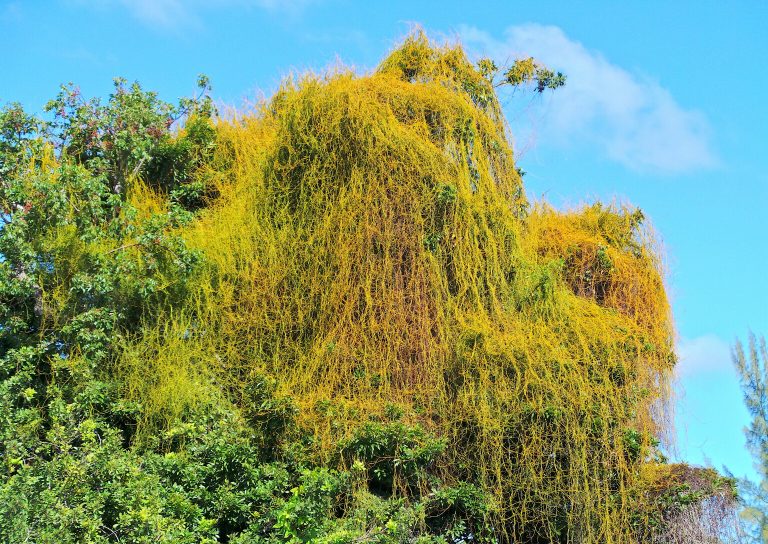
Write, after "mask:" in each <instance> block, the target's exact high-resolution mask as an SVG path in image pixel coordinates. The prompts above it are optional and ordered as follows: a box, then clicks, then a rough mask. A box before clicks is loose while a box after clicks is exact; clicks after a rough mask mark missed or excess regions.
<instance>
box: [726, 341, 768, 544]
mask: <svg viewBox="0 0 768 544" xmlns="http://www.w3.org/2000/svg"><path fill="white" fill-rule="evenodd" d="M733 361H734V363H735V365H736V368H737V370H738V371H739V376H740V378H741V388H742V391H743V392H744V402H745V403H746V405H747V409H748V410H749V413H750V414H751V416H752V421H751V422H750V425H749V427H748V428H747V429H746V434H747V445H748V447H749V449H750V451H751V452H752V456H753V458H754V460H755V468H756V469H757V471H758V474H759V475H760V478H761V480H760V481H759V482H750V481H742V482H741V489H742V494H743V495H744V498H745V500H746V503H747V508H746V510H745V512H744V516H745V517H746V519H747V521H748V523H749V525H750V526H751V527H752V529H753V535H752V536H753V537H754V541H755V542H763V543H765V542H768V348H767V347H766V342H765V338H762V337H761V338H760V339H758V338H756V337H755V336H754V335H750V336H749V343H748V345H747V347H746V349H745V347H744V346H743V345H742V344H741V343H740V342H739V343H737V344H736V347H735V349H734V351H733Z"/></svg>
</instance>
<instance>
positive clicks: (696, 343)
mask: <svg viewBox="0 0 768 544" xmlns="http://www.w3.org/2000/svg"><path fill="white" fill-rule="evenodd" d="M677 353H678V358H679V361H678V364H677V368H676V369H675V374H676V375H677V377H678V378H686V377H689V376H693V375H696V374H703V373H710V372H727V373H733V372H734V367H733V363H732V362H731V346H730V345H729V344H728V342H726V341H725V340H723V339H722V338H720V337H718V336H716V335H713V334H709V335H704V336H698V337H696V338H683V339H681V340H680V341H679V342H678V345H677Z"/></svg>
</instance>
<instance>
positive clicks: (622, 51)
mask: <svg viewBox="0 0 768 544" xmlns="http://www.w3.org/2000/svg"><path fill="white" fill-rule="evenodd" d="M414 24H419V25H421V26H422V27H424V28H425V29H426V30H427V32H428V33H429V34H430V35H431V36H432V37H434V38H437V39H439V40H451V41H456V40H461V41H462V43H463V44H464V45H465V47H466V48H467V50H468V51H469V53H470V55H472V56H473V57H477V56H480V55H486V56H490V57H492V58H493V59H495V60H496V61H497V63H498V64H501V65H503V64H505V63H508V62H510V61H511V60H513V59H514V58H517V57H523V56H531V55H532V56H534V57H536V58H538V59H539V60H541V61H543V62H544V63H546V64H548V65H549V66H550V67H552V68H554V69H556V70H561V71H563V72H564V73H566V75H567V76H568V82H567V85H566V87H564V88H563V89H560V90H558V91H556V92H555V93H550V94H546V95H544V96H540V97H534V96H531V95H525V94H522V93H516V94H515V95H514V96H506V97H505V98H504V104H505V110H506V114H507V118H508V121H509V124H510V128H511V131H512V133H513V134H514V145H515V150H516V154H517V158H518V164H519V166H521V167H522V168H523V169H524V170H525V171H526V172H527V176H526V178H525V181H526V189H527V192H528V195H529V197H531V198H533V199H541V198H545V199H546V200H548V201H549V202H551V203H553V204H555V205H557V206H575V205H578V204H580V203H584V202H591V201H593V200H595V199H600V200H603V201H619V202H631V203H632V204H634V205H636V206H639V207H640V208H641V209H642V210H643V211H644V212H645V214H646V215H647V216H648V217H649V218H650V220H651V222H652V224H653V226H654V228H655V230H656V231H657V232H658V234H659V236H660V239H661V240H662V242H663V245H664V251H665V255H666V259H667V267H668V280H667V281H668V287H669V291H670V294H671V299H672V305H673V311H674V316H675V320H676V324H677V330H678V336H679V337H678V351H679V355H680V364H679V365H678V368H677V387H676V390H677V400H676V411H677V416H676V435H677V440H676V448H675V449H676V452H675V455H676V456H677V458H679V459H683V460H687V461H689V462H693V463H697V464H711V465H713V466H715V467H716V468H722V467H723V466H726V467H728V469H730V470H731V471H732V472H733V473H735V474H736V475H754V471H753V469H752V463H751V459H750V457H749V455H748V453H747V452H746V450H745V445H744V435H743V427H744V426H745V425H747V424H748V422H749V418H748V414H747V412H746V409H745V408H744V407H743V403H742V398H741V393H740V390H739V385H738V379H737V377H736V375H735V372H734V370H733V368H732V364H731V360H730V349H731V346H732V345H733V343H734V341H735V340H736V339H737V338H741V339H744V338H746V335H747V334H748V332H749V331H750V330H752V331H754V332H755V333H757V334H767V335H768V281H766V274H768V242H767V241H766V234H768V150H766V143H768V105H766V102H767V101H766V93H767V92H768V91H767V89H768V71H766V69H765V61H766V59H768V32H767V31H766V28H768V2H765V1H763V0H753V1H747V0H742V1H731V2H720V1H706V0H697V1H690V2H684V1H678V2H668V1H647V0H646V1H644V2H634V3H630V2H608V1H606V2H598V1H593V2H572V1H563V2H531V1H526V2H512V1H506V2H492V1H484V2H448V1H441V2H417V1H414V0H410V1H401V2H351V1H343V0H315V1H312V0H306V1H302V0H285V1H282V2H281V1H279V0H133V1H131V0H47V1H43V0H25V1H23V2H22V1H10V2H9V1H6V0H0V48H1V49H2V51H3V54H2V55H0V103H4V102H9V101H18V102H21V103H22V104H23V105H24V106H25V107H26V108H27V109H28V110H30V111H34V112H40V111H41V110H42V107H43V105H44V104H45V102H46V101H47V100H49V99H51V98H53V97H54V96H55V94H56V92H57V90H58V87H59V85H60V84H62V83H65V82H69V81H72V82H74V83H76V84H77V85H79V86H80V88H81V90H82V91H83V93H84V94H85V95H86V96H106V95H108V93H109V92H110V90H111V86H112V79H113V78H114V77H116V76H122V77H125V78H127V79H128V80H138V81H140V82H141V83H142V85H143V86H144V87H145V88H147V89H152V90H156V91H158V92H159V94H160V97H161V98H163V99H165V100H168V101H175V100H176V99H177V98H178V97H180V96H186V95H189V94H191V93H192V92H194V90H195V80H196V77H197V75H198V74H200V73H205V74H207V75H208V76H210V78H211V81H212V84H213V87H214V92H213V94H214V97H215V98H216V99H217V100H221V101H223V102H225V103H227V104H230V105H234V106H240V105H243V104H245V103H247V102H248V101H254V100H258V99H259V97H263V96H269V95H270V94H271V93H272V92H273V91H274V90H275V89H276V87H277V86H278V85H279V83H280V80H281V79H282V78H283V77H285V76H286V75H288V74H290V73H294V72H302V71H305V70H313V71H322V70H323V69H325V68H327V67H329V66H333V65H336V64H337V63H339V62H342V63H344V64H345V65H348V66H352V67H354V68H355V69H356V70H358V71H360V72H365V71H367V70H370V69H372V68H373V67H375V66H376V64H377V62H378V61H379V60H380V59H381V58H382V57H383V56H384V55H386V54H387V52H388V51H389V50H391V49H392V48H393V47H394V46H395V45H396V44H397V43H398V42H399V41H400V40H401V39H402V38H403V37H404V36H405V35H406V34H407V33H408V31H409V29H411V28H412V27H413V25H414Z"/></svg>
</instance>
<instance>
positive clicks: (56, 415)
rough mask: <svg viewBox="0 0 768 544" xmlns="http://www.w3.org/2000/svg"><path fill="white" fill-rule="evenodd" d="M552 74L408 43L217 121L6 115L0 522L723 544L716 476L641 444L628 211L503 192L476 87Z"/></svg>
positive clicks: (505, 131) (39, 528) (638, 216)
mask: <svg viewBox="0 0 768 544" xmlns="http://www.w3.org/2000/svg"><path fill="white" fill-rule="evenodd" d="M564 83H565V77H564V76H563V75H562V74H559V73H555V72H553V71H551V70H549V69H548V68H546V67H543V66H541V65H539V64H538V63H536V62H535V61H534V60H533V59H522V60H520V61H518V62H516V63H515V64H513V65H512V66H511V67H509V68H507V69H503V70H501V75H499V69H498V68H497V67H496V66H495V64H493V63H492V62H491V61H490V60H487V59H483V60H481V61H480V62H479V63H477V64H474V63H472V62H470V61H469V60H468V58H467V56H466V55H465V53H464V51H463V50H462V49H461V47H460V46H452V45H448V46H441V45H437V44H434V43H432V42H430V41H429V40H428V39H427V38H426V37H425V36H424V35H423V34H421V33H416V34H414V35H412V36H410V37H408V38H407V39H406V40H405V41H404V42H403V43H402V44H401V45H400V46H399V47H397V48H396V49H395V50H394V51H392V52H391V53H390V54H389V55H388V56H387V57H386V58H385V59H384V60H383V61H382V62H381V64H380V65H379V66H378V68H377V69H376V70H374V71H372V72H371V73H369V74H365V75H355V74H354V73H352V72H351V71H345V70H343V69H340V70H335V71H332V72H329V73H327V74H323V75H304V76H298V77H294V78H289V79H286V80H285V81H284V83H283V84H282V86H281V87H280V89H279V90H278V91H277V92H276V93H275V95H274V96H273V97H271V98H270V99H268V100H266V101H264V102H263V103H262V104H260V105H258V107H256V108H254V109H253V110H249V111H245V112H241V113H238V114H236V115H231V116H228V117H227V116H219V115H218V113H217V112H216V109H215V108H214V105H213V102H212V100H211V98H210V96H209V91H210V87H209V83H208V81H207V79H206V78H201V80H200V81H199V87H200V94H199V95H198V96H196V97H193V98H189V99H183V100H181V101H180V102H179V103H178V104H169V103H166V102H164V101H162V100H160V99H159V97H158V96H157V95H156V94H155V93H152V92H148V91H145V90H144V89H143V88H142V87H141V86H140V85H138V84H132V85H128V84H127V82H125V81H123V80H116V82H115V88H114V92H113V93H112V94H111V95H110V97H109V99H108V100H107V101H106V102H104V103H102V102H101V101H99V100H97V99H86V98H84V97H82V95H81V94H80V93H79V91H78V90H77V88H76V87H73V86H64V87H63V88H62V90H61V92H60V94H59V95H58V96H57V97H56V98H55V99H54V100H53V101H51V102H50V103H49V105H48V107H47V110H48V112H49V114H50V115H51V116H52V119H51V120H49V121H48V122H43V121H41V120H39V119H37V118H36V117H34V116H31V115H28V114H27V113H25V112H24V111H23V109H22V108H21V107H20V106H19V105H15V104H12V105H10V106H7V107H6V108H5V109H4V110H3V111H2V113H1V114H0V175H2V184H1V186H0V205H1V206H2V208H3V211H2V218H3V226H2V229H1V230H0V255H2V261H1V262H0V452H2V459H3V465H2V467H0V471H2V472H1V474H2V478H1V479H0V537H2V539H3V540H4V541H7V542H25V541H34V542H41V543H42V542H51V543H53V542H56V543H68V542H71V543H75V542H78V543H80V542H87V543H102V542H137V543H139V542H141V543H143V542H190V543H191V542H232V543H238V544H246V543H268V542H269V543H277V542H281V543H298V542H321V543H339V544H341V543H349V544H351V543H356V542H378V543H395V542H420V543H423V544H427V543H430V542H433V543H438V542H439V543H445V542H452V543H460V542H469V541H478V542H481V541H482V542H526V543H532V544H535V543H581V542H584V543H586V542H678V541H681V540H679V539H680V538H687V537H690V535H694V534H695V535H698V536H701V537H702V538H718V537H719V536H722V533H723V531H726V530H727V528H724V527H723V526H721V525H719V524H718V523H716V522H712V523H709V521H707V520H711V518H712V516H711V515H710V514H711V513H712V512H714V511H717V509H718V508H720V509H722V510H723V511H725V510H728V509H729V508H730V507H731V506H732V505H733V504H734V501H735V495H734V486H733V481H732V480H730V479H728V478H723V477H721V476H720V475H718V474H717V473H716V472H715V471H712V470H706V469H695V468H692V467H686V466H684V465H675V464H669V463H667V461H666V459H665V458H664V456H663V455H662V453H661V452H660V450H659V448H658V445H659V438H660V437H661V436H663V434H664V432H665V429H666V428H667V425H668V418H667V416H666V411H665V408H666V404H667V401H668V399H669V394H670V386H669V379H670V376H671V372H672V369H673V367H674V364H675V362H676V360H675V355H674V350H673V347H674V346H673V339H674V334H673V324H672V319H671V315H670V310H669V304H668V301H667V296H666V292H665V288H664V282H663V267H662V262H661V255H660V254H659V251H658V249H657V244H656V242H655V238H654V237H653V235H652V232H651V231H650V229H648V228H646V227H645V226H644V225H645V218H644V215H643V214H642V212H641V211H640V210H638V209H634V208H631V207H628V206H616V205H604V204H600V203H596V204H593V205H590V206H585V207H583V208H580V209H576V210H571V211H557V210H555V209H553V208H551V207H550V206H548V205H546V204H543V203H542V204H535V205H532V204H531V203H530V202H529V200H528V199H527V197H526V195H525V191H524V187H523V181H522V177H521V172H520V170H519V168H518V167H517V165H516V163H515V158H514V154H513V152H512V149H511V146H510V144H509V130H510V129H509V127H508V126H507V123H506V121H505V119H504V117H503V113H502V110H501V107H500V105H499V101H498V98H497V95H496V89H497V87H498V86H499V85H500V84H507V85H531V86H532V88H533V90H534V91H535V92H539V93H541V92H545V91H546V90H551V89H556V88H557V87H559V86H562V85H563V84H564ZM708 516H709V517H708ZM702 520H704V521H702ZM718 520H719V518H718ZM715 521H717V520H715ZM686 523H687V524H688V525H686ZM692 531H693V532H692ZM696 531H698V532H696ZM680 535H683V536H680ZM686 535H687V536H686ZM675 539H678V540H675Z"/></svg>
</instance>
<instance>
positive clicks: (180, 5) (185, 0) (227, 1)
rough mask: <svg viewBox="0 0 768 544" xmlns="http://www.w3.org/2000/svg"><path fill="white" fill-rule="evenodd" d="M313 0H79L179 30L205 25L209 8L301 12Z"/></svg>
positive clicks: (81, 2) (78, 1)
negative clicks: (204, 15) (123, 11)
mask: <svg viewBox="0 0 768 544" xmlns="http://www.w3.org/2000/svg"><path fill="white" fill-rule="evenodd" d="M311 1H312V0H75V2H76V3H78V4H81V5H85V6H89V7H97V8H100V9H104V8H112V7H115V6H119V7H122V8H124V9H126V10H127V11H128V12H129V13H130V14H131V15H132V16H133V17H134V18H136V19H137V20H138V21H140V22H141V23H144V24H146V25H148V26H151V27H155V28H160V29H165V30H176V29H179V28H184V27H195V26H201V25H202V21H203V17H202V15H203V14H204V12H206V11H210V10H214V9H234V8H239V9H252V8H256V9H263V10H267V11H281V12H289V13H297V12H299V11H300V10H301V9H302V8H304V7H305V6H306V5H307V4H309V3H310V2H311Z"/></svg>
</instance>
